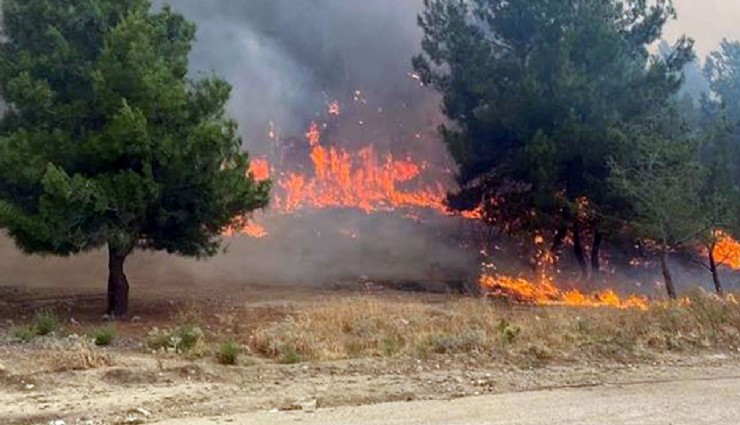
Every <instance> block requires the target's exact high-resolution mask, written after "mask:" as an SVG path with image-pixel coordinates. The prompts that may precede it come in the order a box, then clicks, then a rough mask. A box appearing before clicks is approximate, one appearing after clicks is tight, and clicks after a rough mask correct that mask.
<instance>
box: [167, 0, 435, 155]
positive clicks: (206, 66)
mask: <svg viewBox="0 0 740 425" xmlns="http://www.w3.org/2000/svg"><path fill="white" fill-rule="evenodd" d="M162 3H163V2H157V4H158V5H161V4H162ZM168 3H170V4H171V5H172V7H173V8H174V9H176V10H177V11H179V12H181V13H183V14H184V15H185V16H186V17H188V18H189V19H191V20H193V21H194V22H196V23H197V25H198V42H197V44H196V46H195V49H194V52H193V55H192V65H193V70H194V71H196V72H197V71H201V72H211V71H215V72H216V73H217V74H218V75H221V76H222V77H224V78H226V79H227V80H228V81H229V82H231V83H232V84H233V86H234V93H233V97H232V102H231V105H230V112H231V114H232V116H233V117H234V118H236V119H237V120H238V121H239V123H240V127H241V129H242V132H243V135H244V138H245V142H246V145H247V147H248V148H250V149H251V150H254V151H256V152H257V153H263V152H264V151H265V146H264V145H265V143H266V141H265V135H266V134H267V128H268V123H269V122H271V121H272V122H274V123H275V125H276V127H277V128H278V131H279V132H280V133H281V134H282V135H284V136H298V135H301V134H303V132H304V130H305V128H306V125H307V124H308V123H309V122H310V121H311V120H314V119H317V116H320V115H321V114H323V113H325V111H326V106H327V104H328V103H329V102H330V101H333V100H339V101H340V102H341V103H342V104H343V106H348V105H349V104H352V103H354V99H353V97H354V95H355V92H356V91H358V90H359V91H361V93H362V95H361V98H362V99H361V102H362V105H363V109H362V111H361V112H362V114H361V116H360V111H359V110H354V112H356V114H357V116H356V117H353V119H354V120H355V121H363V124H364V125H365V127H367V128H369V127H370V126H371V124H373V127H372V128H373V133H371V134H368V131H369V130H365V131H363V129H362V128H354V127H352V126H350V129H347V128H346V127H345V128H344V129H343V130H342V131H340V134H337V135H336V138H337V139H346V140H349V139H353V138H355V139H369V138H370V137H371V136H372V137H373V138H376V139H389V138H393V137H394V135H395V134H396V133H397V131H398V127H399V126H404V124H405V123H404V122H403V121H402V120H400V117H399V116H398V115H399V114H398V111H404V113H402V114H401V115H403V118H404V119H405V120H406V121H409V122H416V123H418V122H419V121H423V118H422V117H423V115H422V114H425V115H426V116H427V117H434V116H435V115H436V116H439V114H438V108H437V106H436V105H435V103H434V102H431V101H430V100H431V99H433V96H432V94H431V93H429V92H428V91H426V90H424V89H422V88H420V87H419V86H418V84H416V83H415V82H414V81H413V80H412V79H410V78H409V73H410V71H411V64H410V60H411V57H412V56H413V55H414V54H415V53H417V52H418V50H419V42H420V40H421V32H420V29H419V28H418V27H417V26H416V15H417V13H418V12H419V10H420V8H421V0H403V1H399V0H373V1H366V0H300V1H296V0H251V1H244V0H221V1H203V0H172V1H170V2H168ZM424 105H427V106H426V107H424ZM429 105H434V106H433V107H430V106H429ZM343 109H346V110H348V112H349V111H350V109H347V108H343ZM374 118H375V119H374ZM355 127H357V126H355ZM378 127H380V128H378ZM406 130H407V131H406V133H412V132H413V131H415V130H416V129H410V128H406ZM369 141H370V140H364V142H369ZM383 141H386V140H381V142H383Z"/></svg>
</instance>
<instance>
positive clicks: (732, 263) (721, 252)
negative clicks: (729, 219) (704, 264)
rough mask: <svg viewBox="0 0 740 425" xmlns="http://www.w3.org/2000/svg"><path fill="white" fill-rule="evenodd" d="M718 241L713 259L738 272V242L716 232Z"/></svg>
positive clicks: (739, 252) (739, 265) (739, 243)
mask: <svg viewBox="0 0 740 425" xmlns="http://www.w3.org/2000/svg"><path fill="white" fill-rule="evenodd" d="M717 236H718V238H719V241H718V242H717V245H716V246H715V247H714V258H715V259H716V260H717V263H719V264H722V265H724V266H727V267H730V268H732V269H734V270H740V242H738V241H736V240H735V239H733V238H732V237H731V236H730V235H728V234H726V233H724V232H720V231H718V232H717Z"/></svg>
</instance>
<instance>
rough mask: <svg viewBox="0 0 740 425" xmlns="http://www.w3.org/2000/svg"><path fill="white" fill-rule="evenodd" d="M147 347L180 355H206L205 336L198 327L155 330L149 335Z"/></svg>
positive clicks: (189, 326) (185, 326) (184, 326)
mask: <svg viewBox="0 0 740 425" xmlns="http://www.w3.org/2000/svg"><path fill="white" fill-rule="evenodd" d="M147 347H149V349H151V350H155V351H166V352H172V353H178V354H192V355H195V356H202V355H204V354H205V352H206V351H207V350H206V347H205V334H204V333H203V330H201V328H199V327H197V326H192V325H183V326H180V327H177V328H175V329H158V328H154V329H152V330H151V331H149V334H148V335H147Z"/></svg>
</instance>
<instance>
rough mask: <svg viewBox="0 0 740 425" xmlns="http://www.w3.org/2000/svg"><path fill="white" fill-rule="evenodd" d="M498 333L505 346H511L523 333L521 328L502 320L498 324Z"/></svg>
mask: <svg viewBox="0 0 740 425" xmlns="http://www.w3.org/2000/svg"><path fill="white" fill-rule="evenodd" d="M498 332H499V336H500V337H501V341H502V342H503V343H504V344H511V343H513V342H514V340H515V339H516V338H517V337H518V336H519V334H520V333H521V332H522V329H521V328H520V327H519V326H516V325H513V324H511V323H509V321H508V320H506V319H501V321H500V322H499V323H498Z"/></svg>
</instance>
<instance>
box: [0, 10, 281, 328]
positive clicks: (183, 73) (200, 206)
mask: <svg viewBox="0 0 740 425" xmlns="http://www.w3.org/2000/svg"><path fill="white" fill-rule="evenodd" d="M2 10H3V18H4V42H3V43H2V46H1V47H0V90H1V91H2V93H1V94H2V97H3V98H4V99H5V101H6V102H7V104H8V109H7V111H6V113H5V115H4V116H3V118H2V121H0V225H2V227H4V228H6V229H7V231H8V233H9V234H10V235H11V236H12V237H13V238H14V240H15V241H16V243H17V245H18V246H19V247H20V248H21V249H23V250H24V251H25V252H27V253H34V254H36V253H40V254H53V255H62V256H65V255H73V254H77V253H80V252H85V251H90V250H95V249H99V248H102V247H104V246H107V248H108V251H109V279H108V305H107V311H108V313H109V314H111V315H114V316H115V317H123V316H125V315H126V314H127V310H128V291H129V288H128V286H129V285H128V280H127V278H126V275H125V273H124V262H125V260H126V258H127V257H128V256H129V254H131V252H132V251H133V250H135V249H145V250H163V251H167V252H169V253H174V254H180V255H185V256H195V257H201V256H210V255H213V254H215V253H217V252H218V249H219V246H220V235H221V233H222V230H223V228H224V227H226V226H228V225H229V224H230V223H232V222H233V220H234V219H235V218H236V217H240V216H243V215H244V214H247V213H249V212H250V211H253V210H255V209H259V208H262V207H265V206H266V205H267V202H268V195H269V186H270V185H269V183H268V182H256V181H255V180H254V179H253V178H252V176H250V175H248V166H249V162H248V156H247V154H246V153H244V152H243V151H242V150H241V143H240V140H239V137H238V135H237V126H236V123H235V122H234V121H232V120H230V119H229V118H228V117H227V116H226V113H225V104H226V102H227V100H228V99H229V95H230V86H229V85H228V84H227V83H226V82H225V81H223V80H220V79H218V78H216V77H208V78H201V79H191V78H190V77H189V76H188V54H189V52H190V50H191V46H192V43H193V41H194V37H195V26H194V25H193V24H192V23H190V22H188V21H186V20H185V19H184V18H183V17H182V16H180V15H179V14H177V13H175V12H173V11H172V10H171V9H169V8H164V9H162V10H158V11H153V10H152V8H151V4H150V3H149V2H148V1H146V0H67V1H64V2H58V1H54V0H6V1H4V2H3V5H2Z"/></svg>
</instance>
